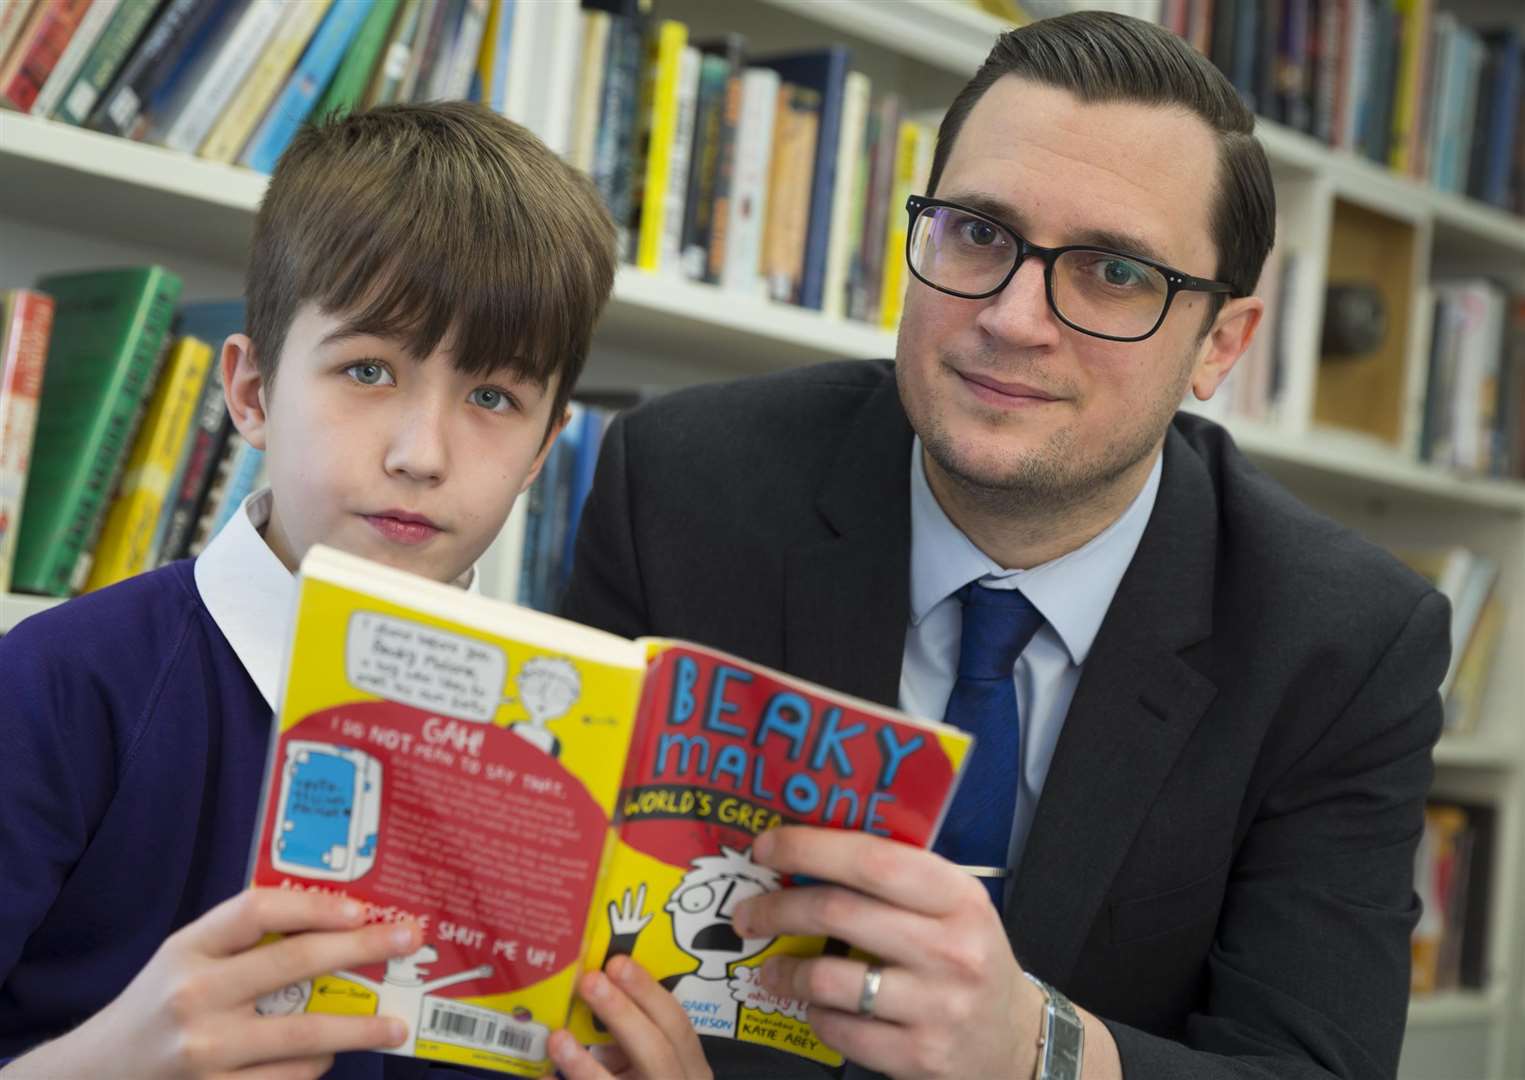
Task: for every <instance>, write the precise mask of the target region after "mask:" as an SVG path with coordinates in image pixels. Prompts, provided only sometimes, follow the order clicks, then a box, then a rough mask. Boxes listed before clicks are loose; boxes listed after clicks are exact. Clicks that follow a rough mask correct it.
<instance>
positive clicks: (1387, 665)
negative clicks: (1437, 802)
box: [564, 363, 1448, 1080]
mask: <svg viewBox="0 0 1525 1080" xmlns="http://www.w3.org/2000/svg"><path fill="white" fill-rule="evenodd" d="M911 438H912V435H911V429H910V427H909V425H908V423H907V421H906V418H905V415H904V412H903V411H902V409H901V407H900V402H899V398H898V395H897V392H896V389H895V382H894V374H893V370H892V368H891V367H890V365H888V364H883V363H880V364H869V363H843V364H827V365H822V366H819V367H814V368H810V369H805V370H802V371H798V372H790V373H786V374H782V375H775V376H767V377H764V378H759V379H752V380H747V381H744V382H740V383H736V384H732V385H729V386H720V387H700V388H695V389H691V390H686V391H683V392H680V393H675V394H672V395H670V396H668V397H666V398H663V399H661V400H658V401H656V402H653V403H651V404H648V405H646V406H643V407H641V408H639V409H636V410H634V411H632V412H630V413H628V414H626V415H625V416H622V417H621V418H619V419H618V420H617V421H616V422H615V423H614V424H613V425H612V426H611V428H610V430H609V433H608V437H607V439H606V442H605V444H604V449H603V452H602V457H601V459H600V462H599V467H598V474H597V479H596V480H595V483H594V487H593V492H592V496H591V498H590V500H589V502H588V504H587V508H586V511H585V513H584V516H583V519H582V529H581V535H580V537H579V538H578V543H577V549H576V550H577V555H576V567H575V570H574V573H573V578H572V583H571V586H570V589H569V592H568V595H567V598H566V603H565V609H564V610H565V612H566V614H567V615H568V616H569V617H571V618H574V619H578V620H580V621H583V622H586V623H591V624H593V625H596V626H601V627H604V628H607V629H609V630H612V631H614V632H616V633H619V634H624V635H629V636H635V635H639V634H662V635H670V636H674V637H681V638H687V639H691V640H694V641H699V642H704V643H706V644H709V645H714V646H717V647H719V648H722V649H726V650H729V651H731V652H735V653H738V654H740V655H742V656H746V657H749V658H751V659H753V660H756V661H759V662H761V663H764V664H769V665H773V666H776V667H779V668H782V669H784V670H786V671H789V672H792V673H794V674H796V675H799V676H802V677H804V678H807V679H814V680H817V681H819V682H821V683H824V684H826V685H828V686H833V687H836V688H838V689H840V690H844V691H847V692H848V693H852V694H858V695H861V696H863V697H866V698H870V699H872V700H875V701H881V702H885V703H889V704H893V703H894V702H895V700H896V696H897V693H898V686H899V676H900V662H901V651H902V648H903V646H904V642H905V631H906V625H907V618H908V604H909V589H908V578H909V573H910V509H909V492H910V480H909V475H908V464H909V460H910V447H911ZM1447 634H1448V607H1447V604H1446V601H1445V599H1444V598H1443V597H1442V596H1440V594H1438V593H1437V592H1435V591H1434V590H1433V589H1431V588H1430V587H1429V586H1428V585H1427V584H1426V583H1425V582H1424V581H1422V580H1421V579H1419V578H1418V577H1417V576H1415V575H1414V574H1412V573H1410V572H1409V571H1407V570H1406V569H1404V568H1403V567H1402V566H1401V565H1400V564H1399V563H1397V562H1396V561H1395V560H1393V559H1392V558H1391V557H1389V556H1388V555H1387V554H1385V553H1384V552H1382V551H1381V550H1379V549H1378V548H1376V547H1374V546H1372V545H1371V544H1369V543H1367V542H1366V541H1364V540H1362V539H1361V538H1360V537H1358V536H1356V535H1355V534H1354V533H1352V532H1350V531H1348V530H1346V529H1344V528H1342V527H1340V526H1338V525H1336V524H1334V523H1333V522H1331V521H1329V520H1327V519H1325V518H1323V517H1320V516H1319V515H1317V514H1315V513H1313V512H1312V511H1310V510H1309V509H1307V508H1306V507H1304V506H1302V505H1301V504H1299V503H1298V502H1297V501H1296V500H1294V499H1293V498H1292V497H1291V496H1289V495H1288V494H1287V493H1286V492H1284V491H1283V490H1282V489H1281V488H1280V487H1278V486H1277V485H1276V484H1275V483H1274V482H1272V481H1271V480H1269V479H1268V478H1267V477H1265V476H1264V475H1263V474H1262V473H1260V472H1259V471H1257V470H1256V469H1255V468H1254V467H1253V466H1252V465H1251V464H1250V463H1249V462H1248V461H1246V460H1245V458H1244V457H1243V456H1242V455H1241V454H1240V453H1239V452H1238V450H1237V449H1235V447H1234V445H1233V443H1232V441H1231V440H1230V439H1229V437H1228V435H1227V434H1226V433H1225V432H1224V431H1223V430H1222V429H1221V428H1219V427H1217V426H1216V425H1214V424H1211V423H1209V422H1207V421H1204V420H1201V419H1198V418H1194V417H1190V416H1185V415H1182V416H1178V417H1177V418H1176V420H1175V422H1174V424H1173V425H1172V427H1171V430H1170V432H1169V434H1168V436H1167V439H1166V443H1165V462H1164V473H1163V477H1162V480H1161V484H1160V490H1159V495H1158V499H1157V501H1156V504H1155V507H1154V512H1153V515H1152V516H1151V518H1150V520H1149V524H1148V527H1147V529H1146V530H1145V532H1144V535H1143V539H1142V541H1141V542H1140V544H1139V548H1138V551H1137V554H1136V555H1135V556H1134V559H1133V562H1132V564H1131V565H1130V566H1129V568H1128V571H1127V573H1126V574H1125V576H1124V577H1123V580H1122V583H1121V585H1120V586H1119V587H1118V590H1117V595H1116V597H1115V598H1114V599H1113V601H1112V606H1111V608H1110V609H1109V610H1108V612H1107V616H1106V619H1105V621H1104V622H1103V624H1102V627H1101V631H1100V634H1099V635H1098V637H1097V639H1096V643H1095V646H1094V647H1093V649H1092V651H1091V653H1090V657H1089V659H1088V660H1087V662H1086V665H1085V671H1084V673H1083V674H1082V676H1081V680H1080V683H1079V686H1078V688H1077V690H1076V692H1075V697H1074V700H1073V703H1072V704H1071V706H1070V710H1069V714H1068V716H1067V718H1066V720H1065V725H1064V731H1063V733H1062V735H1061V736H1060V739H1059V743H1058V746H1057V748H1056V750H1055V752H1054V757H1053V762H1052V765H1051V766H1050V770H1049V774H1048V779H1047V782H1046V784H1045V786H1044V789H1043V797H1042V799H1041V801H1040V802H1039V805H1038V808H1037V811H1036V817H1035V820H1034V821H1033V825H1032V831H1031V834H1030V836H1029V838H1028V841H1027V847H1026V851H1025V854H1024V856H1023V860H1022V864H1021V869H1020V873H1019V875H1018V878H1017V882H1016V890H1015V902H1014V903H1013V904H1012V906H1011V910H1010V911H1009V912H1008V914H1007V918H1006V926H1007V933H1008V935H1009V938H1010V941H1011V945H1012V948H1013V949H1014V950H1015V952H1016V955H1017V957H1018V959H1019V960H1020V961H1021V963H1022V964H1023V966H1024V967H1026V968H1027V969H1028V970H1030V971H1032V972H1033V973H1034V974H1036V975H1038V976H1040V977H1042V978H1044V979H1046V980H1048V981H1050V982H1052V983H1053V984H1055V985H1056V986H1058V987H1060V988H1061V989H1062V990H1063V991H1064V992H1065V993H1066V994H1068V995H1069V996H1070V997H1071V998H1073V999H1074V1000H1075V1001H1076V1002H1077V1003H1078V1004H1080V1005H1082V1006H1084V1007H1085V1008H1087V1009H1089V1010H1091V1011H1092V1012H1093V1013H1095V1014H1096V1015H1098V1016H1100V1017H1101V1018H1103V1019H1104V1020H1105V1021H1106V1022H1107V1023H1108V1025H1109V1027H1110V1028H1111V1030H1112V1032H1113V1034H1114V1036H1115V1037H1116V1039H1117V1043H1118V1047H1119V1050H1120V1051H1121V1054H1122V1061H1123V1068H1124V1072H1125V1075H1126V1076H1127V1077H1128V1078H1129V1080H1156V1078H1158V1080H1190V1078H1194V1077H1202V1078H1209V1077H1211V1078H1220V1077H1222V1078H1228V1077H1257V1078H1265V1080H1273V1078H1274V1080H1296V1078H1304V1077H1306V1078H1313V1077H1320V1078H1326V1077H1330V1076H1337V1077H1348V1078H1357V1077H1359V1078H1362V1080H1378V1078H1384V1077H1391V1076H1392V1075H1393V1074H1394V1072H1395V1071H1396V1068H1397V1060H1398V1050H1399V1045H1400V1043H1401V1040H1402V1036H1403V1027H1404V1020H1405V1016H1406V1003H1407V1000H1408V977H1409V935H1410V932H1411V930H1412V928H1413V925H1414V922H1415V920H1416V918H1417V915H1418V909H1417V904H1416V901H1415V897H1414V893H1413V889H1412V870H1413V859H1414V849H1415V845H1416V843H1417V841H1418V838H1419V835H1420V832H1421V829H1422V827H1423V805H1424V797H1425V792H1426V790H1427V789H1428V786H1429V783H1430V779H1431V775H1432V764H1431V755H1430V751H1431V747H1432V746H1433V744H1434V743H1435V740H1436V739H1437V738H1438V737H1439V734H1440V725H1441V710H1440V704H1439V700H1438V697H1437V694H1436V688H1437V686H1438V685H1439V683H1440V680H1441V677H1442V675H1443V673H1444V670H1445V666H1446V659H1447V651H1448V645H1447ZM976 752H978V751H977V750H976ZM707 1049H712V1050H713V1053H712V1059H713V1060H714V1062H715V1064H716V1065H717V1072H718V1073H720V1074H721V1075H734V1076H742V1075H752V1076H768V1077H774V1076H785V1075H793V1076H801V1077H804V1076H813V1075H815V1076H818V1075H820V1073H819V1072H818V1071H817V1070H816V1068H815V1067H814V1066H810V1065H808V1064H806V1063H803V1062H800V1061H798V1059H787V1060H785V1059H779V1058H764V1057H761V1056H757V1057H752V1056H749V1055H747V1054H745V1053H740V1054H739V1053H738V1052H737V1051H736V1049H735V1048H733V1047H721V1046H716V1047H713V1048H711V1047H707Z"/></svg>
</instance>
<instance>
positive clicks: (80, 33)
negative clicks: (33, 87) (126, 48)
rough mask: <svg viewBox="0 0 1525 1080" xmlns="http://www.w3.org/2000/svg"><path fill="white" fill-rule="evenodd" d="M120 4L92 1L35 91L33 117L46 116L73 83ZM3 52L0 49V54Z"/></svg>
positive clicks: (98, 0)
mask: <svg viewBox="0 0 1525 1080" xmlns="http://www.w3.org/2000/svg"><path fill="white" fill-rule="evenodd" d="M121 6H122V0H92V2H91V4H90V7H89V9H88V10H86V12H85V14H84V17H83V18H81V19H80V20H79V26H78V27H76V28H75V31H74V33H73V35H72V36H71V37H70V38H69V44H68V45H66V46H65V47H64V51H63V52H62V53H60V54H59V57H58V63H56V64H54V65H53V70H52V71H50V72H49V73H48V79H47V81H46V82H45V83H43V84H42V88H41V89H39V90H38V91H37V97H36V98H35V99H34V100H33V101H32V108H31V109H30V110H29V111H30V112H31V114H32V115H33V116H48V115H50V114H51V113H52V112H53V110H54V109H56V108H57V107H58V103H59V101H61V100H62V99H63V93H64V91H65V90H67V89H68V88H69V85H70V84H71V83H73V82H74V76H76V75H78V74H79V70H80V68H82V67H83V66H84V64H85V59H86V58H87V57H88V56H89V55H90V50H91V49H93V48H95V44H96V42H98V41H99V40H100V39H101V35H102V34H104V33H105V32H106V27H107V26H108V25H110V23H111V19H112V17H113V16H114V15H115V14H116V11H117V9H118V8H119V7H121ZM4 51H5V50H4V49H0V54H3V53H4Z"/></svg>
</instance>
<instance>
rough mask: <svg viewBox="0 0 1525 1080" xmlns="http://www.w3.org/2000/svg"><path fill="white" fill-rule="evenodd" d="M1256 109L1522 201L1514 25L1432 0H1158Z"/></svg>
mask: <svg viewBox="0 0 1525 1080" xmlns="http://www.w3.org/2000/svg"><path fill="white" fill-rule="evenodd" d="M1159 19H1160V21H1161V22H1162V23H1163V24H1164V25H1165V26H1167V27H1168V28H1170V29H1172V30H1174V31H1176V32H1177V33H1179V34H1181V35H1182V36H1183V37H1185V38H1186V39H1187V40H1189V41H1191V42H1192V43H1193V44H1194V45H1195V46H1196V47H1197V48H1198V49H1200V50H1201V51H1202V52H1203V53H1204V54H1206V55H1207V56H1209V57H1210V58H1211V59H1212V61H1213V62H1214V63H1215V64H1216V65H1217V66H1218V68H1219V69H1220V70H1221V71H1222V72H1223V73H1224V74H1225V75H1227V76H1228V77H1229V78H1230V79H1231V80H1232V81H1233V83H1234V86H1235V87H1236V88H1237V89H1238V90H1239V93H1240V94H1241V96H1242V97H1243V98H1244V99H1245V100H1246V102H1248V103H1249V104H1250V106H1251V107H1252V108H1253V109H1255V110H1256V112H1257V113H1259V114H1260V115H1262V116H1264V117H1266V118H1268V119H1271V120H1274V121H1276V122H1278V123H1281V124H1285V125H1287V126H1288V127H1292V128H1295V129H1297V130H1299V131H1303V132H1306V133H1308V134H1309V135H1312V136H1313V137H1315V138H1317V139H1319V140H1320V141H1322V142H1324V143H1326V144H1328V145H1329V146H1333V147H1337V148H1339V149H1343V150H1348V151H1351V152H1352V153H1355V154H1359V155H1361V156H1363V157H1366V158H1368V159H1370V160H1372V161H1374V162H1377V163H1378V164H1381V165H1385V166H1388V167H1390V168H1392V169H1393V170H1395V171H1397V172H1399V173H1402V174H1404V175H1406V176H1411V177H1414V178H1416V179H1419V180H1422V181H1425V182H1428V183H1429V184H1431V185H1433V186H1435V187H1437V188H1439V189H1440V190H1442V191H1450V192H1454V193H1456V194H1461V195H1470V196H1472V197H1473V198H1476V199H1481V200H1482V201H1484V202H1488V203H1491V204H1493V205H1495V206H1498V207H1500V208H1502V209H1506V210H1510V211H1512V212H1514V213H1517V214H1525V124H1522V122H1521V119H1520V118H1521V114H1522V111H1525V58H1522V47H1521V31H1520V28H1519V27H1518V26H1513V27H1511V26H1504V27H1499V28H1484V29H1474V28H1472V27H1469V26H1467V25H1464V24H1463V23H1461V22H1460V21H1459V20H1458V19H1457V17H1456V16H1455V15H1453V14H1451V13H1450V12H1446V11H1441V10H1438V5H1436V4H1434V3H1433V2H1432V0H1163V2H1162V4H1161V6H1160V14H1159Z"/></svg>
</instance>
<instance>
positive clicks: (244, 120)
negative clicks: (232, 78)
mask: <svg viewBox="0 0 1525 1080" xmlns="http://www.w3.org/2000/svg"><path fill="white" fill-rule="evenodd" d="M330 3H332V0H302V2H301V3H299V4H291V5H289V7H288V9H287V13H286V16H285V18H284V19H283V20H282V21H281V25H280V27H279V28H277V30H276V31H275V36H274V37H272V38H271V39H270V43H269V44H268V45H266V46H265V51H264V53H263V54H261V56H260V58H259V62H258V63H257V64H255V65H254V70H253V71H251V72H249V74H248V77H247V78H245V79H244V83H243V85H242V86H240V87H239V88H238V93H236V94H234V95H233V100H232V101H230V102H228V107H227V108H226V109H224V110H223V113H222V115H221V116H219V117H218V118H217V123H216V124H214V125H212V130H211V131H210V132H208V133H207V137H206V141H205V142H203V143H202V144H201V149H200V150H198V151H197V154H199V155H200V156H201V157H204V158H206V159H207V160H208V161H220V162H222V163H223V164H228V163H229V162H231V161H233V159H234V158H236V157H238V152H239V151H240V150H242V149H243V148H244V143H246V142H248V141H249V136H250V135H252V134H253V133H254V128H255V125H257V124H258V123H259V122H260V120H261V119H262V118H263V117H264V115H265V110H266V109H268V108H269V107H270V103H271V102H272V101H274V100H275V95H276V94H278V93H280V89H281V86H282V85H283V84H284V83H285V81H286V76H288V75H290V74H291V69H292V68H294V67H296V63H297V60H299V59H300V58H301V56H302V50H303V49H305V48H306V47H307V42H308V39H309V38H311V37H312V35H313V33H314V31H316V30H317V28H318V24H319V23H320V22H322V21H323V16H324V15H325V14H326V13H327V12H328V6H329V4H330Z"/></svg>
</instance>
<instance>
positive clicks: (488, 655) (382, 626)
mask: <svg viewBox="0 0 1525 1080" xmlns="http://www.w3.org/2000/svg"><path fill="white" fill-rule="evenodd" d="M344 672H345V677H346V678H347V679H349V682H350V685H351V686H353V687H355V688H356V689H357V690H364V691H366V692H367V693H371V694H376V695H377V696H379V697H384V698H387V699H388V700H390V701H396V702H400V703H401V704H404V705H413V706H416V707H417V708H420V709H428V710H429V711H430V712H434V713H438V714H439V715H441V716H453V717H455V718H457V719H459V720H469V721H472V722H473V723H478V724H486V723H490V722H491V720H492V718H493V716H494V715H495V714H496V713H497V711H498V706H500V705H501V704H502V703H503V683H504V678H505V676H506V675H507V674H508V657H507V655H505V654H504V652H503V650H502V649H499V648H497V647H496V646H493V645H488V644H486V643H485V642H482V641H479V640H477V639H476V638H473V637H467V636H466V635H465V634H456V633H452V632H450V631H448V630H440V629H438V628H437V627H433V626H425V625H424V624H422V623H416V622H413V621H411V620H409V619H400V618H397V617H396V616H393V615H382V614H380V613H379V612H374V611H357V612H355V613H354V614H353V615H351V616H350V620H349V627H348V629H347V631H346V633H345V642H344Z"/></svg>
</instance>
